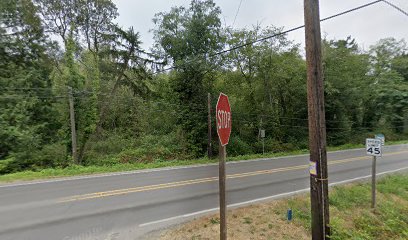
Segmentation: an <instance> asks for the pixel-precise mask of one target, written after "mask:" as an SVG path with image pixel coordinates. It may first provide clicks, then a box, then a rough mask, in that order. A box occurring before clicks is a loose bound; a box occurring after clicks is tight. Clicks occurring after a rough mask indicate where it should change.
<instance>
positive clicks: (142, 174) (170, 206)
mask: <svg viewBox="0 0 408 240" xmlns="http://www.w3.org/2000/svg"><path fill="white" fill-rule="evenodd" d="M328 157H329V183H330V184H332V185H333V184H342V183H346V182H349V181H356V180H363V179H369V177H370V174H371V158H370V157H367V156H365V151H364V150H363V149H356V150H348V151H338V152H331V153H329V154H328ZM308 162H309V160H308V155H301V156H293V157H282V158H273V159H260V160H259V159H258V160H250V161H242V162H230V163H228V164H227V203H228V204H229V206H230V207H233V206H240V205H245V204H249V203H253V202H256V201H265V200H268V199H273V198H278V197H284V196H288V195H290V194H294V193H299V192H304V191H307V188H308V187H309V173H308ZM377 164H378V165H377V173H379V175H383V174H384V173H394V172H398V171H404V170H408V145H396V146H390V147H386V149H385V150H384V156H383V157H382V158H381V159H378V160H377ZM217 194H218V166H217V165H214V164H213V165H205V166H192V167H180V168H172V169H157V170H146V171H139V172H126V173H116V174H110V175H98V176H89V177H77V178H68V179H60V180H51V181H43V182H29V183H19V184H8V185H0V239H1V240H11V239H13V240H37V239H38V240H47V239H50V240H84V239H103V240H105V239H115V240H119V239H144V238H146V235H145V234H146V233H147V232H149V231H152V230H157V229H158V228H162V227H166V226H169V225H171V224H174V223H177V222H180V221H185V220H186V219H189V218H192V217H195V216H197V215H200V214H204V213H208V212H211V211H216V208H217V206H218V195H217Z"/></svg>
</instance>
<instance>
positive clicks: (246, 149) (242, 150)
mask: <svg viewBox="0 0 408 240" xmlns="http://www.w3.org/2000/svg"><path fill="white" fill-rule="evenodd" d="M253 153H254V152H253V149H252V147H251V146H250V145H249V144H248V143H246V142H245V141H243V140H242V139H241V138H239V137H238V136H233V137H231V139H230V141H229V144H228V155H229V156H239V155H245V154H253Z"/></svg>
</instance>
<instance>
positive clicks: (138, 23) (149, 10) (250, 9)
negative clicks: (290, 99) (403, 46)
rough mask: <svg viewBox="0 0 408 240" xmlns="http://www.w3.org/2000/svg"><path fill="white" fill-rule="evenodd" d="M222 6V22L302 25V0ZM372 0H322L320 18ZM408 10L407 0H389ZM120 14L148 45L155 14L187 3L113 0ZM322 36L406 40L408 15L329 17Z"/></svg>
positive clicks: (364, 43)
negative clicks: (330, 18)
mask: <svg viewBox="0 0 408 240" xmlns="http://www.w3.org/2000/svg"><path fill="white" fill-rule="evenodd" d="M214 1H215V3H216V4H217V5H218V6H219V7H221V10H222V16H221V18H222V21H223V24H224V25H226V26H231V25H232V24H233V22H234V18H235V16H237V17H236V20H235V24H234V27H236V28H248V27H251V26H253V25H256V24H257V23H259V24H261V26H268V25H274V26H277V27H284V29H289V28H292V27H296V26H299V25H303V0H242V3H241V7H240V8H239V11H238V7H239V4H240V0H214ZM371 1H372V0H321V1H320V17H321V18H324V17H327V16H330V15H333V14H336V13H338V12H341V11H344V10H348V9H351V8H354V7H357V6H359V5H363V4H366V3H368V2H371ZM389 1H390V2H392V3H394V4H396V5H398V6H399V7H401V8H402V9H404V10H405V11H408V0H389ZM113 2H114V3H115V4H116V6H117V8H118V11H119V14H120V16H119V17H118V18H117V19H116V22H117V23H118V24H119V25H120V26H122V27H125V28H127V27H130V26H133V27H134V29H135V31H138V32H140V34H141V40H142V42H143V47H144V48H150V47H151V45H152V43H153V36H152V34H151V33H150V32H149V30H150V29H152V28H154V24H153V22H152V18H153V16H154V14H155V13H158V12H168V11H169V10H170V9H171V7H172V6H186V7H187V6H188V5H189V3H190V1H189V0H173V1H170V0H169V1H168V0H113ZM321 29H322V35H323V36H326V37H327V38H329V39H344V38H346V37H347V36H352V37H353V38H355V39H356V40H357V42H358V43H359V44H360V46H361V47H363V48H364V49H368V47H369V46H370V45H372V44H374V43H375V42H377V41H378V40H379V39H381V38H386V37H394V38H396V39H398V40H399V39H402V38H404V39H405V40H408V17H407V16H405V15H403V14H402V13H401V12H399V11H397V10H395V9H394V8H391V7H390V6H388V5H387V4H385V3H377V4H375V5H372V6H369V7H367V8H364V9H361V10H358V11H355V12H353V13H349V14H347V15H343V16H340V17H337V18H334V19H332V20H328V21H326V22H324V23H322V25H321ZM288 38H289V39H291V40H294V41H295V42H297V43H301V44H302V45H303V44H304V30H303V29H301V30H298V31H296V32H293V33H290V34H289V35H288Z"/></svg>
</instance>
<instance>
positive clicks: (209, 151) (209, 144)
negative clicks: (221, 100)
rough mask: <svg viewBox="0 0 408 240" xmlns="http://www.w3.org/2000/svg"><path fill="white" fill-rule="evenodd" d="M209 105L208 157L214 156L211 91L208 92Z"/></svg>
mask: <svg viewBox="0 0 408 240" xmlns="http://www.w3.org/2000/svg"><path fill="white" fill-rule="evenodd" d="M207 105H208V144H207V148H208V149H207V154H208V159H211V158H212V144H211V138H212V132H211V93H208V98H207Z"/></svg>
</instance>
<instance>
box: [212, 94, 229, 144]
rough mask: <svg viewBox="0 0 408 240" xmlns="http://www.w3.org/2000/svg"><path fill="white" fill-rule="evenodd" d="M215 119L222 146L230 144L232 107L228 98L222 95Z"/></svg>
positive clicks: (219, 98) (218, 102)
mask: <svg viewBox="0 0 408 240" xmlns="http://www.w3.org/2000/svg"><path fill="white" fill-rule="evenodd" d="M215 119H216V122H217V133H218V137H219V138H220V142H221V145H222V146H225V145H227V144H228V141H229V138H230V135H231V107H230V104H229V101H228V96H227V95H225V94H224V93H220V96H219V97H218V101H217V106H216V108H215Z"/></svg>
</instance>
